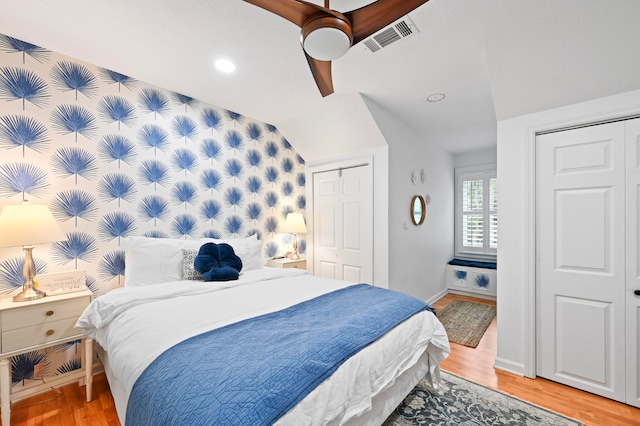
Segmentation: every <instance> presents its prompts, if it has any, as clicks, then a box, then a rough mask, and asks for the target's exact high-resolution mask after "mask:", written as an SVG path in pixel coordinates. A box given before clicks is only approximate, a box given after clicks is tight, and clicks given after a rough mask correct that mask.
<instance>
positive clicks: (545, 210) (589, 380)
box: [536, 122, 626, 401]
mask: <svg viewBox="0 0 640 426" xmlns="http://www.w3.org/2000/svg"><path fill="white" fill-rule="evenodd" d="M624 126H625V125H624V123H623V122H619V123H611V124H604V125H600V126H594V127H587V128H581V129H575V130H568V131H564V132H558V133H553V134H547V135H542V136H539V137H538V138H537V140H536V150H537V153H536V155H537V158H536V164H537V166H536V167H537V170H536V172H537V182H536V184H537V194H538V195H537V196H538V199H537V209H538V210H537V212H536V215H537V243H536V247H537V253H536V255H537V265H538V270H537V283H536V289H537V304H536V306H537V313H536V315H537V327H536V330H537V331H536V333H537V342H536V348H537V357H536V358H537V374H538V375H539V376H542V377H545V378H547V379H550V380H554V381H556V382H560V383H563V384H566V385H569V386H573V387H576V388H579V389H583V390H586V391H589V392H592V393H595V394H598V395H602V396H605V397H607V398H611V399H615V400H618V401H624V399H625V303H626V302H625V133H624Z"/></svg>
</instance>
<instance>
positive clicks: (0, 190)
mask: <svg viewBox="0 0 640 426" xmlns="http://www.w3.org/2000/svg"><path fill="white" fill-rule="evenodd" d="M47 177H48V176H47V173H46V172H45V171H44V170H43V169H41V168H39V167H38V166H35V165H33V164H30V163H6V164H3V165H1V166H0V194H2V195H7V196H11V195H15V194H20V195H22V198H21V200H26V199H27V198H26V195H27V194H29V195H32V196H34V197H38V198H40V197H41V196H42V195H43V194H44V193H45V191H46V190H47V189H48V188H49V182H48V179H47Z"/></svg>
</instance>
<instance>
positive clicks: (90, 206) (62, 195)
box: [50, 189, 98, 227]
mask: <svg viewBox="0 0 640 426" xmlns="http://www.w3.org/2000/svg"><path fill="white" fill-rule="evenodd" d="M50 208H51V213H53V216H54V217H55V218H56V219H57V220H58V221H66V220H69V219H75V222H74V225H75V227H77V226H78V219H84V220H86V221H92V220H93V219H94V218H95V217H96V216H97V212H98V203H97V201H96V199H95V197H94V196H93V195H92V194H91V193H89V192H87V191H83V190H81V189H66V190H63V191H61V192H58V193H57V194H56V195H55V198H54V199H53V200H51V205H50Z"/></svg>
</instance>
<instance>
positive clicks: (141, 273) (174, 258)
mask: <svg viewBox="0 0 640 426" xmlns="http://www.w3.org/2000/svg"><path fill="white" fill-rule="evenodd" d="M215 242H216V241H215V240H214V239H212V238H201V239H199V240H179V239H174V238H148V237H128V238H127V241H126V243H125V250H124V262H125V271H124V285H125V287H138V286H143V285H152V284H159V283H165V282H169V281H180V280H182V249H195V250H197V249H198V248H200V246H202V245H203V244H204V243H215Z"/></svg>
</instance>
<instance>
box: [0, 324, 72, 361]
mask: <svg viewBox="0 0 640 426" xmlns="http://www.w3.org/2000/svg"><path fill="white" fill-rule="evenodd" d="M77 320H78V317H77V316H75V317H70V318H63V319H60V320H58V321H46V322H43V323H42V324H37V325H32V326H28V327H22V328H16V329H13V330H8V331H3V332H2V352H3V353H5V352H11V351H16V350H19V349H23V348H28V347H31V346H37V345H41V344H44V343H47V342H52V341H54V340H59V339H64V338H66V337H72V336H75V335H77V336H78V339H81V338H82V337H83V336H82V335H81V333H80V330H78V329H77V328H75V327H74V326H75V324H76V321H77Z"/></svg>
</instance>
